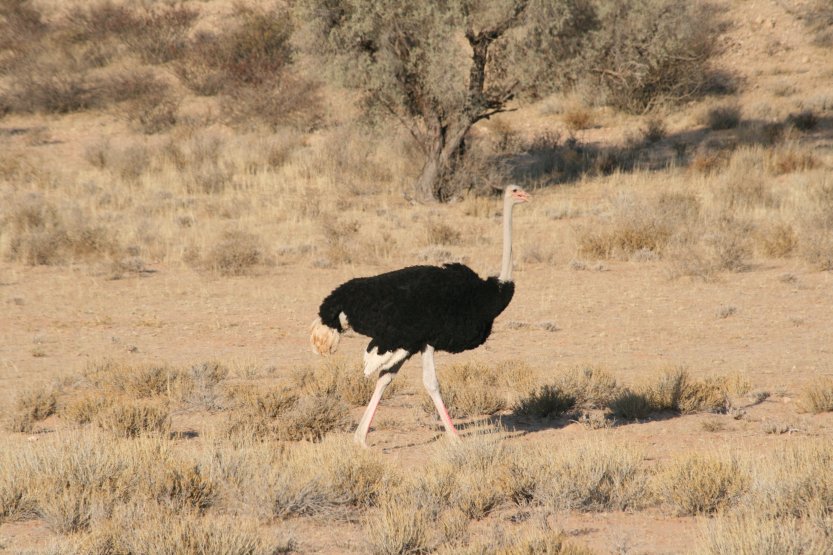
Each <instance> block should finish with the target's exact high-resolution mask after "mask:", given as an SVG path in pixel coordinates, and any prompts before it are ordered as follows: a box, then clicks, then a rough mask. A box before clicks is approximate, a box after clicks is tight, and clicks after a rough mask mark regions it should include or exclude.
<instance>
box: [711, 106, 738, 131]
mask: <svg viewBox="0 0 833 555" xmlns="http://www.w3.org/2000/svg"><path fill="white" fill-rule="evenodd" d="M740 118H741V109H740V107H739V106H737V105H736V104H725V105H723V106H716V107H714V108H712V109H710V110H708V111H707V112H706V113H705V114H704V116H703V123H704V124H705V125H706V126H707V127H708V128H709V129H711V130H712V131H720V130H723V129H734V128H735V127H737V126H738V125H740Z"/></svg>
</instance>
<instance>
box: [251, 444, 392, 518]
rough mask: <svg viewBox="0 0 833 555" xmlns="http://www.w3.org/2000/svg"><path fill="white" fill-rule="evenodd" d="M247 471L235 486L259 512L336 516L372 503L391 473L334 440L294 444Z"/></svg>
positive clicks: (376, 459)
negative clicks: (272, 458)
mask: <svg viewBox="0 0 833 555" xmlns="http://www.w3.org/2000/svg"><path fill="white" fill-rule="evenodd" d="M247 472H249V474H248V476H246V477H245V478H244V479H243V480H242V482H241V488H242V490H243V491H244V492H245V493H244V495H245V496H246V497H249V498H252V502H253V503H254V505H255V506H256V507H258V508H259V509H260V511H261V512H263V513H264V514H266V515H268V516H270V517H278V518H289V517H292V516H303V515H308V516H309V515H324V516H330V517H336V518H338V517H345V516H348V515H349V514H350V512H351V511H355V510H356V509H364V508H367V507H371V506H374V505H376V504H377V502H378V500H379V496H380V495H381V494H382V492H383V490H384V486H385V484H387V483H388V480H389V479H390V477H391V472H392V471H391V469H390V467H389V466H388V464H387V463H385V461H384V460H383V459H382V458H381V456H380V455H379V454H378V453H374V452H373V451H369V450H367V449H363V448H361V447H359V446H357V445H355V444H354V443H353V442H352V440H351V438H346V437H338V438H327V439H325V440H324V441H322V442H321V443H298V444H295V445H293V447H292V448H291V449H287V450H285V451H283V452H282V453H279V454H278V455H277V457H276V460H275V461H269V460H263V459H261V460H260V462H259V463H256V464H255V465H254V467H253V468H249V469H247Z"/></svg>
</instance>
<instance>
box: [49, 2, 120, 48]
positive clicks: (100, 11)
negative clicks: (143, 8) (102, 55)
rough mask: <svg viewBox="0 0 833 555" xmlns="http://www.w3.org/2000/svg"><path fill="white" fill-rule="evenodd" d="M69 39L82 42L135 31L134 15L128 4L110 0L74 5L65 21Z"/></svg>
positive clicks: (101, 39)
mask: <svg viewBox="0 0 833 555" xmlns="http://www.w3.org/2000/svg"><path fill="white" fill-rule="evenodd" d="M64 24H65V26H66V32H67V33H68V35H69V37H68V38H69V39H70V40H71V41H73V42H77V43H81V42H87V41H103V40H106V39H108V38H111V37H117V36H120V35H126V34H128V33H130V32H132V31H133V25H134V16H133V12H131V11H130V9H129V8H128V7H127V6H124V5H120V4H116V3H114V2H111V1H109V0H104V1H99V2H95V3H93V4H92V5H87V6H73V7H72V8H70V9H69V11H68V12H67V15H66V20H65V22H64Z"/></svg>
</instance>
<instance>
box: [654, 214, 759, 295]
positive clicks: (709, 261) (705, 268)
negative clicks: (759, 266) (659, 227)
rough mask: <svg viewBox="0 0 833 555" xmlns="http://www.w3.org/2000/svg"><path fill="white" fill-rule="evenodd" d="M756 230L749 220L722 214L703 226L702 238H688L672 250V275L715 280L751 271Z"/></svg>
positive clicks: (670, 251)
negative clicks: (749, 262) (723, 273)
mask: <svg viewBox="0 0 833 555" xmlns="http://www.w3.org/2000/svg"><path fill="white" fill-rule="evenodd" d="M753 230H754V227H753V226H752V224H751V223H750V222H749V221H745V220H739V219H737V218H736V217H735V216H733V215H732V214H731V213H730V212H723V213H721V214H719V215H718V216H717V217H716V218H715V219H713V220H711V221H708V222H705V223H704V224H703V229H702V230H701V236H700V238H699V239H686V240H685V241H681V242H680V243H678V244H675V245H674V246H673V247H672V248H670V249H669V258H670V260H671V263H672V268H671V271H670V276H671V277H672V278H677V277H680V276H692V277H699V278H702V279H704V280H711V279H714V278H715V275H716V274H718V273H719V272H724V271H729V272H744V271H746V270H748V269H749V264H748V262H747V261H748V258H749V256H750V255H751V252H752V241H751V238H752V235H753ZM697 241H699V242H697Z"/></svg>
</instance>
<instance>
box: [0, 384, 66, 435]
mask: <svg viewBox="0 0 833 555" xmlns="http://www.w3.org/2000/svg"><path fill="white" fill-rule="evenodd" d="M57 406H58V396H57V391H56V390H55V389H54V388H53V387H51V386H42V387H39V388H33V389H30V390H28V391H24V392H22V393H21V394H20V395H18V397H17V401H15V406H14V411H13V412H12V413H11V414H10V415H9V417H8V422H7V425H6V427H7V428H8V429H9V430H11V431H13V432H31V431H32V430H34V427H35V424H36V423H37V422H40V421H41V420H43V419H45V418H47V417H49V416H51V415H52V414H54V413H55V409H56V407H57Z"/></svg>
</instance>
